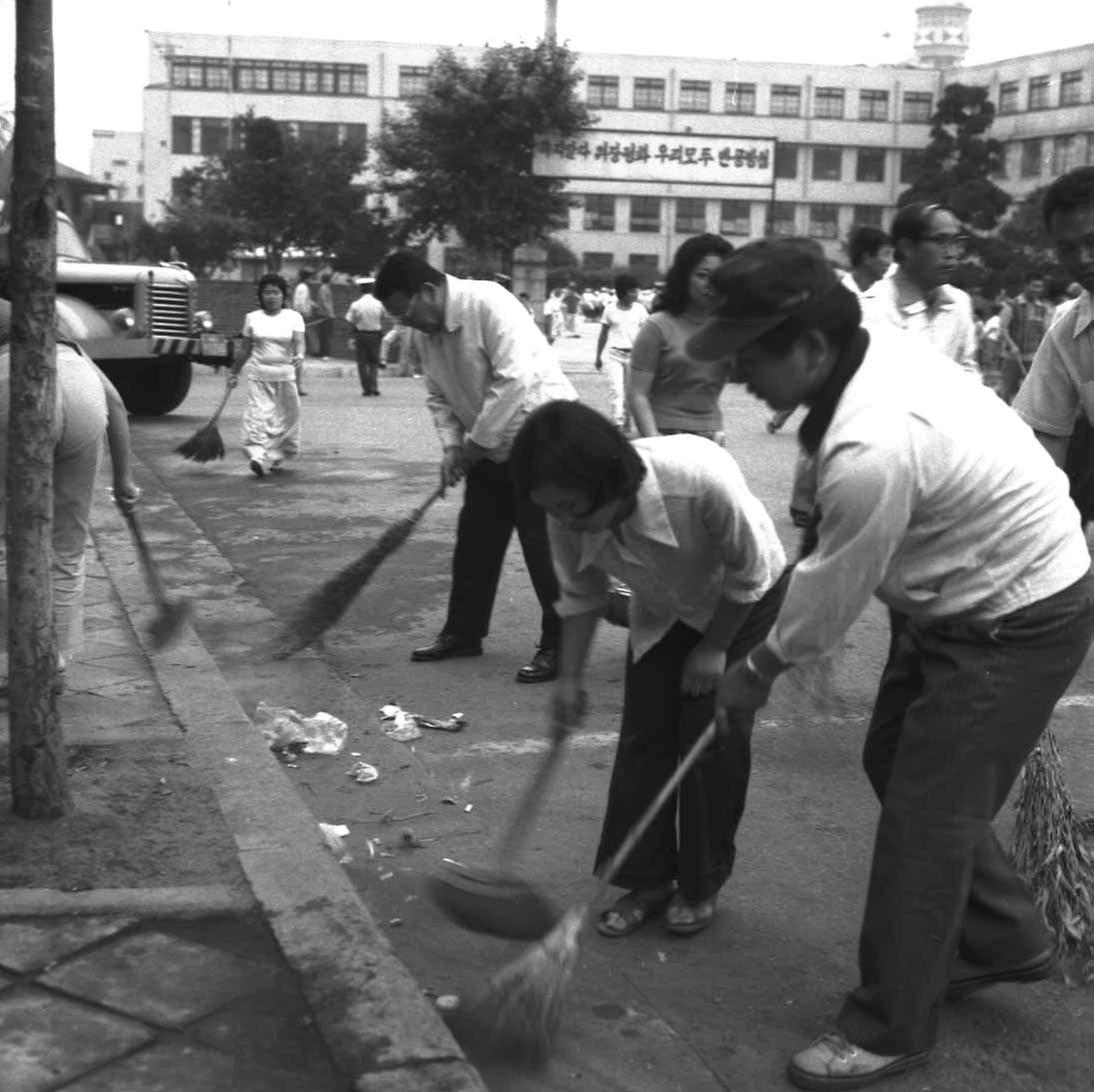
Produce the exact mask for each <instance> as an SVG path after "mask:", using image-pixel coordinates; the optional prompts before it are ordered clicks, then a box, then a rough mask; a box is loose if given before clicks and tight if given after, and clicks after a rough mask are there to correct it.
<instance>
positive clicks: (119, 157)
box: [90, 129, 144, 202]
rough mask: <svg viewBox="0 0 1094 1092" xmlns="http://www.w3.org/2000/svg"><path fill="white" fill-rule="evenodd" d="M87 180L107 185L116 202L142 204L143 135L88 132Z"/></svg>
mask: <svg viewBox="0 0 1094 1092" xmlns="http://www.w3.org/2000/svg"><path fill="white" fill-rule="evenodd" d="M90 174H91V177H92V178H96V179H98V180H99V181H100V182H109V183H110V185H111V186H112V187H113V189H114V197H115V199H116V200H118V201H142V202H143V201H144V133H139V132H137V133H120V132H118V131H116V130H114V129H93V130H92V132H91V171H90Z"/></svg>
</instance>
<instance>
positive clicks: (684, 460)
mask: <svg viewBox="0 0 1094 1092" xmlns="http://www.w3.org/2000/svg"><path fill="white" fill-rule="evenodd" d="M634 448H635V450H636V451H637V452H638V454H639V456H640V457H641V459H642V462H643V463H644V464H645V466H646V476H645V478H644V479H643V480H642V484H641V485H640V486H639V489H638V494H637V497H636V498H635V499H636V504H635V509H634V511H633V512H632V513H631V514H630V515H629V516H628V517H627V518H626V519H625V520H624V521H623V522H622V524H620V526H619V528H618V531H619V537H616V535H615V534H613V533H612V531H610V530H609V531H601V532H597V533H595V534H591V533H587V532H581V531H574V530H570V529H568V528H566V527H564V526H563V525H562V524H561V523H558V522H557V521H556V520H554V519H552V518H550V517H548V519H547V530H548V534H549V536H550V539H551V556H552V557H553V558H554V563H555V571H556V573H557V574H558V580H559V591H560V597H559V601H558V613H559V615H560V616H561V617H563V618H565V617H567V616H569V615H574V614H584V613H587V612H596V613H599V612H600V611H601V610H603V608H604V607H605V606H606V605H607V602H608V588H609V583H610V582H609V580H608V577H609V575H611V576H614V577H616V578H617V579H619V580H622V581H624V582H625V583H626V584H628V585H629V586H630V589H631V604H630V642H631V650H632V652H633V654H634V658H635V660H638V659H641V657H642V656H643V655H644V654H645V653H646V652H648V651H649V650H650V649H651V648H652V647H653V646H654V645H655V644H656V643H657V642H658V641H659V640H660V639H661V638H662V637H663V636H664V635H665V634H666V633H667V632H668V631H669V629H670V628H671V627H672V626H673V625H674V624H675V623H676V622H677V621H681V622H683V623H685V625H688V626H691V628H692V629H695V630H697V631H698V632H700V633H704V632H706V628H707V626H709V625H710V621H711V619H712V618H713V617H714V612H715V610H716V608H717V606H718V603H719V600H721V599H723V598H725V599H729V600H731V601H732V602H735V603H754V602H757V601H758V600H759V599H761V598H763V596H764V594H765V593H766V592H767V591H768V590H769V589H770V588H771V586H772V585H773V584H774V583H775V581H776V580H778V578H779V576H780V575H781V573H782V571H783V569H784V568H785V566H786V554H785V553H784V551H783V548H782V544H781V543H780V541H779V536H778V534H777V532H776V531H775V526H774V524H773V523H772V522H771V517H770V516H769V515H768V514H767V509H765V508H764V506H763V505H762V504H761V503H760V501H759V500H758V499H757V498H756V497H755V496H754V495H753V494H752V492H751V491H750V490H749V488H748V486H747V484H746V483H745V480H744V475H742V474H741V471H740V468H739V467H738V466H737V463H736V462H735V461H734V459H733V456H732V455H730V454H729V452H728V451H726V450H725V449H724V448H722V447H719V446H718V445H717V444H712V443H711V442H710V441H709V440H705V439H703V438H702V437H700V436H689V435H677V436H651V437H649V438H647V439H644V440H637V441H635V444H634Z"/></svg>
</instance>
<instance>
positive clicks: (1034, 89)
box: [1026, 76, 1048, 110]
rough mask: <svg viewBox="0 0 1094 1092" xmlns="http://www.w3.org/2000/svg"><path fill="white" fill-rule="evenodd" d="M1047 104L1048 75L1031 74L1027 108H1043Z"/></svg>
mask: <svg viewBox="0 0 1094 1092" xmlns="http://www.w3.org/2000/svg"><path fill="white" fill-rule="evenodd" d="M1047 106H1048V76H1032V77H1030V81H1029V101H1028V103H1027V106H1026V109H1027V110H1044V109H1045V108H1046V107H1047Z"/></svg>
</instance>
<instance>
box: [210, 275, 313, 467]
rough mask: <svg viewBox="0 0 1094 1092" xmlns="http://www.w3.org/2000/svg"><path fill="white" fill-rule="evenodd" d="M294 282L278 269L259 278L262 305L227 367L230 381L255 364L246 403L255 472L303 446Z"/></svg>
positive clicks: (300, 338) (246, 440) (300, 321)
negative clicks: (292, 296) (291, 286)
mask: <svg viewBox="0 0 1094 1092" xmlns="http://www.w3.org/2000/svg"><path fill="white" fill-rule="evenodd" d="M288 293H289V286H288V285H287V284H286V283H285V281H284V279H283V278H282V277H280V276H279V275H278V274H277V273H267V274H266V275H265V276H263V277H262V278H260V279H259V282H258V302H259V303H260V304H261V305H262V306H261V307H260V308H259V309H258V310H257V311H251V312H249V313H248V314H247V316H246V317H245V318H244V320H243V335H242V341H241V348H240V353H239V355H238V357H236V361H237V363H233V364H232V367H231V370H230V371H229V372H228V386H229V387H234V386H235V385H236V384H237V383H238V382H239V373H240V371H241V370H242V369H243V368H244V367H245V366H247V365H250V372H249V381H248V385H247V405H246V407H245V409H244V410H243V450H244V452H245V453H246V455H247V459H248V466H249V467H250V470H251V473H252V474H253V475H254V476H255V477H256V478H262V477H264V476H265V474H266V471H268V470H272V471H279V470H281V469H282V465H281V464H282V463H283V462H284V461H285V460H286V459H293V458H295V457H296V455H297V453H298V452H299V450H300V395H301V394H302V393H303V391H301V390H300V386H299V385H300V376H301V369H302V368H303V365H304V318H303V316H302V315H301V314H300V313H299V312H298V311H296V310H295V309H293V308H289V307H286V306H285V301H286V299H287V298H288Z"/></svg>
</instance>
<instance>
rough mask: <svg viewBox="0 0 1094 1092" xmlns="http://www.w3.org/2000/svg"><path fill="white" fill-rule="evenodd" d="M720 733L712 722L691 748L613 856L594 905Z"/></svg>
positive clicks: (605, 867) (601, 877)
mask: <svg viewBox="0 0 1094 1092" xmlns="http://www.w3.org/2000/svg"><path fill="white" fill-rule="evenodd" d="M717 730H718V729H717V726H716V725H715V723H714V721H711V722H710V723H709V724H708V725H707V726H706V728H705V729H704V730H703V734H702V735H701V736H700V737H699V738H698V739H697V740H696V741H695V742H694V743H693V744H692V745H691V750H689V751H688V753H687V754H686V755H684V757H683V758H682V759H681V761H680V765H679V766H677V767H676V769H675V770H673V773H672V777H670V778H669V779H668V781H666V782H665V784H664V785H663V786H662V787H661V791H660V792H659V793H658V794H657V796H656V797H655V798H654V801H653V803H652V804H650V806H649V807H648V808H646V810H645V811H644V812H643V813H642V814H641V815H640V816H639V818H638V821H637V822H636V823H635V824H634V826H633V827H631V829H630V830H629V831H628V832H627V837H626V838H624V839H623V844H622V845H621V846H620V847H619V848H618V849H617V850H616V851H615V853H614V854H613V855H612V859H611V860H610V861H608V863H607V864H606V865H605V866H604V867H603V868H602V869H601V871H600V886H599V887H598V888H597V891H596V895H595V896H594V897H593V901H592V903H591V905H593V906H595V905H597V904H599V903H600V901H601V900H602V899H603V898H604V895H605V894H606V892H607V890H608V888H609V887H611V885H612V880H614V879H615V874H616V873H617V872H618V871H619V870H620V869H621V868H622V867H623V863H624V862H625V861H626V859H627V858H628V857H629V856H630V855H631V852H632V851H633V849H634V847H635V846H636V845H637V844H638V842H639V839H640V838H641V837H642V835H644V834H645V833H646V831H647V830H648V829H649V826H650V823H652V822H653V820H654V818H655V817H656V815H657V813H658V812H659V811H660V810H661V809H662V808H663V807H664V806H665V804H666V803H667V801H668V799H669V797H670V796H672V794H673V793H674V792H676V790H677V789H678V788H679V787H680V782H681V781H683V780H684V778H685V777H686V776H687V773H688V771H689V770H690V769H691V768H692V766H694V765H695V763H696V762H697V761H698V760H699V757H700V755H702V753H703V751H705V750H706V748H707V746H708V745H709V743H710V742H711V740H713V739H714V736H715V734H716V733H717Z"/></svg>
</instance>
